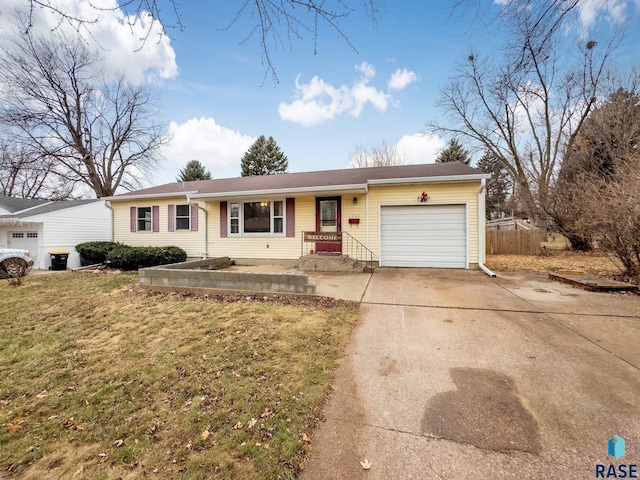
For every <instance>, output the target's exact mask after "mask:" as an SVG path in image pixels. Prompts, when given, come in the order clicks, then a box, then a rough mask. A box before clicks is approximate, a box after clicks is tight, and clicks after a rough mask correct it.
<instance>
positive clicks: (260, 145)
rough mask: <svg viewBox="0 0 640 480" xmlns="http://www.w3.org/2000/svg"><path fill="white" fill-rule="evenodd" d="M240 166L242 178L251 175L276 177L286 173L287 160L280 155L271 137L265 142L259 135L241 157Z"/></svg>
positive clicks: (284, 156) (283, 155)
mask: <svg viewBox="0 0 640 480" xmlns="http://www.w3.org/2000/svg"><path fill="white" fill-rule="evenodd" d="M241 166H242V172H241V175H242V176H243V177H250V176H252V175H276V174H279V173H287V168H288V167H289V160H288V159H287V156H286V155H285V154H284V153H282V151H281V150H280V147H279V146H278V145H277V144H276V141H275V140H274V139H273V137H269V140H267V139H265V137H264V135H260V137H258V139H257V140H256V141H255V142H253V145H251V146H250V147H249V150H247V151H246V152H245V154H244V156H243V157H242V162H241Z"/></svg>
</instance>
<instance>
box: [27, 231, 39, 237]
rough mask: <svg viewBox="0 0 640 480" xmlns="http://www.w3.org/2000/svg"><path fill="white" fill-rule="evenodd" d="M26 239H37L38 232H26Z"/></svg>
mask: <svg viewBox="0 0 640 480" xmlns="http://www.w3.org/2000/svg"><path fill="white" fill-rule="evenodd" d="M27 238H38V232H27Z"/></svg>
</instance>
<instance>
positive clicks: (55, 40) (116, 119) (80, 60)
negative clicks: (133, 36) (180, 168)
mask: <svg viewBox="0 0 640 480" xmlns="http://www.w3.org/2000/svg"><path fill="white" fill-rule="evenodd" d="M4 40H5V42H4V43H5V45H6V48H5V50H4V51H3V52H1V53H0V63H2V65H3V68H2V69H1V70H0V85H1V86H2V94H1V95H2V109H1V110H0V121H2V122H3V123H5V124H6V125H7V126H8V127H9V128H10V129H11V131H12V133H13V134H14V135H16V136H18V137H20V138H21V142H22V143H23V144H25V145H29V146H30V147H31V149H32V150H33V151H34V152H35V157H36V158H39V159H41V160H42V159H45V160H46V161H55V171H56V173H57V174H58V175H63V176H65V177H66V178H67V179H68V181H69V182H72V183H73V182H77V183H82V184H85V185H87V186H88V187H89V188H91V190H93V192H95V194H96V195H97V196H98V197H103V196H110V195H113V194H114V193H115V192H116V190H117V189H118V188H119V187H123V188H125V189H132V188H135V187H136V186H137V185H138V179H139V178H140V177H141V176H143V175H144V173H145V172H146V171H148V169H149V167H150V166H151V165H153V164H154V162H155V160H156V158H157V156H158V155H159V149H160V147H161V146H162V145H163V144H164V143H166V142H167V141H168V140H169V139H168V137H167V136H166V135H165V130H166V128H165V126H164V125H163V124H161V123H158V122H157V120H156V115H157V108H156V105H155V102H154V97H153V95H152V92H151V90H150V87H149V86H147V85H133V84H131V83H129V82H127V81H126V80H124V78H122V77H120V78H117V79H115V80H109V79H106V78H105V77H104V76H103V75H102V73H101V65H102V64H101V59H100V57H99V56H98V54H96V53H93V52H91V51H90V50H89V49H88V47H87V45H86V44H85V43H84V42H83V41H82V40H81V39H79V38H77V37H75V36H66V35H65V34H64V32H62V31H61V30H60V31H56V32H53V33H52V34H50V35H48V36H47V37H46V38H45V37H42V36H35V35H32V34H23V33H19V32H16V33H15V34H13V35H8V36H6V38H5V39H4Z"/></svg>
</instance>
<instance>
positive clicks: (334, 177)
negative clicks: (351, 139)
mask: <svg viewBox="0 0 640 480" xmlns="http://www.w3.org/2000/svg"><path fill="white" fill-rule="evenodd" d="M482 173H483V172H482V171H480V170H477V169H475V168H472V167H469V166H467V165H464V164H462V163H459V162H447V163H429V164H417V165H400V166H392V167H369V168H348V169H342V170H320V171H316V172H301V173H285V174H280V175H257V176H252V177H236V178H222V179H214V180H198V181H194V182H174V183H167V184H165V185H159V186H157V187H150V188H145V189H142V190H137V191H135V192H129V193H126V194H122V195H118V196H115V197H112V200H118V197H123V198H122V199H123V200H124V199H125V197H126V198H128V197H131V196H145V197H149V196H153V195H168V194H171V193H175V194H176V195H184V194H186V193H187V192H189V193H196V194H208V193H211V194H213V193H218V194H219V193H233V192H249V191H256V192H262V191H269V190H276V191H278V190H293V189H304V188H313V187H338V186H341V185H344V186H348V185H366V184H367V182H369V181H371V180H393V179H403V178H405V179H409V178H427V177H450V176H466V175H478V174H482Z"/></svg>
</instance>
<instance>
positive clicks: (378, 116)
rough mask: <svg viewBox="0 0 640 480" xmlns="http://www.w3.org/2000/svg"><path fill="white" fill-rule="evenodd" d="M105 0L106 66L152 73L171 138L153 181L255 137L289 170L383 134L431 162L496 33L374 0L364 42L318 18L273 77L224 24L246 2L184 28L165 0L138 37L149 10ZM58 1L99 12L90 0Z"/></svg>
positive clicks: (618, 1) (188, 21) (238, 27)
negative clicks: (464, 69) (454, 89)
mask: <svg viewBox="0 0 640 480" xmlns="http://www.w3.org/2000/svg"><path fill="white" fill-rule="evenodd" d="M26 3H27V1H26V0H0V12H2V14H1V15H0V28H7V26H8V22H9V19H10V13H8V12H11V11H12V10H13V9H14V8H15V7H20V6H24V5H25V4H26ZM99 3H100V4H101V5H103V6H112V7H115V10H109V11H105V12H103V13H100V19H99V21H98V22H97V23H96V24H95V25H93V26H91V27H89V28H91V35H92V36H93V37H95V38H97V39H98V40H99V41H100V43H101V45H102V46H103V49H102V53H103V55H104V57H105V61H106V64H107V66H108V68H109V69H112V70H114V71H123V72H125V74H126V75H127V76H128V77H129V78H130V79H132V80H133V81H141V80H147V81H150V82H152V84H153V85H154V88H155V89H156V90H157V92H158V94H159V96H160V98H161V105H162V112H161V115H162V118H163V120H164V121H166V122H167V124H168V125H169V130H170V131H171V133H172V136H173V139H172V142H171V144H170V145H169V147H168V148H166V149H165V151H164V160H162V161H161V163H160V164H159V166H158V168H157V170H156V171H155V172H153V174H152V175H151V179H150V182H151V183H152V184H161V183H166V182H170V181H174V180H175V177H176V175H177V174H178V171H179V169H180V168H182V167H183V166H184V165H185V164H186V162H187V161H189V160H191V159H197V160H200V161H201V162H202V163H203V164H204V165H205V166H206V167H207V168H208V169H209V170H210V171H211V173H212V175H213V177H214V178H224V177H233V176H238V175H239V174H240V158H241V157H242V154H243V153H244V152H245V151H246V149H247V148H248V147H249V145H250V144H251V143H252V142H253V141H254V140H255V139H256V138H257V137H258V136H259V135H265V136H273V137H274V138H275V139H276V141H277V143H278V144H279V145H280V147H281V149H282V150H283V151H284V153H285V154H286V155H287V156H288V158H289V171H291V172H297V171H309V170H323V169H334V168H346V167H347V166H348V162H349V159H350V153H352V152H353V150H354V149H355V148H356V146H358V145H361V146H364V147H370V146H371V145H373V144H375V143H376V142H379V141H385V142H387V143H388V144H393V143H394V142H398V151H399V152H400V153H401V154H403V155H404V156H405V158H406V162H407V163H429V162H433V161H434V160H435V155H436V154H437V152H438V150H439V149H441V148H442V147H443V146H444V145H445V140H446V139H442V138H439V137H437V136H435V135H424V130H425V128H426V127H425V125H426V123H427V122H428V121H430V120H434V119H437V118H438V115H440V114H441V112H440V111H439V110H438V109H437V108H436V107H435V105H434V104H435V102H436V100H437V98H438V93H439V89H440V88H441V87H442V86H443V85H444V84H445V83H446V81H447V79H448V78H449V77H450V76H451V75H453V74H454V72H455V68H456V64H457V63H458V62H460V61H462V60H464V58H465V57H466V55H467V53H468V52H469V49H470V48H473V49H474V50H476V51H481V52H491V51H492V50H494V49H495V48H497V46H498V45H499V41H500V39H499V38H496V36H495V33H493V34H492V33H490V32H491V29H485V28H478V22H481V21H482V20H483V18H476V19H475V22H476V23H472V21H471V18H470V17H471V15H469V17H467V18H465V17H464V16H463V15H462V12H460V11H457V12H454V13H453V15H452V10H451V7H450V6H449V5H448V4H444V3H443V2H439V3H438V4H437V5H434V4H433V3H432V2H424V1H407V2H391V1H386V2H381V1H379V2H378V6H379V7H380V12H379V13H378V15H377V17H376V22H375V25H374V24H373V23H372V21H371V19H370V18H369V17H367V16H366V15H365V14H364V12H363V10H357V11H355V12H353V13H352V14H351V15H350V16H349V17H347V18H346V19H344V20H343V21H342V22H341V25H342V28H343V31H344V32H345V33H346V34H347V35H348V38H349V41H350V42H351V43H352V44H353V46H354V47H355V48H356V49H357V51H354V50H353V49H352V48H351V47H350V46H349V45H348V44H347V43H345V41H344V40H342V39H340V38H339V36H338V35H337V34H336V32H335V31H332V30H330V29H329V28H328V27H327V26H326V25H322V24H321V25H320V32H319V36H318V47H317V54H314V51H313V50H314V48H313V36H312V35H311V34H307V36H306V38H305V39H303V40H301V41H294V42H293V43H292V45H291V46H289V45H288V44H285V45H284V46H283V47H280V48H278V50H277V51H276V50H271V54H272V61H273V64H274V66H275V68H276V74H277V76H278V79H279V82H278V83H275V82H274V81H273V80H272V78H271V76H270V75H269V74H268V73H267V77H266V78H265V73H266V72H267V69H266V65H265V64H264V62H263V58H262V51H261V48H260V45H259V42H258V39H257V38H249V39H246V36H247V34H248V32H249V31H251V28H252V25H253V24H252V21H251V19H249V18H247V17H246V16H245V17H241V18H240V19H239V20H238V21H237V22H236V23H235V24H234V25H233V26H231V28H229V29H227V30H225V29H224V27H225V26H226V25H227V24H229V23H230V21H231V20H232V19H233V18H234V16H235V11H236V8H237V7H238V5H240V4H241V3H242V2H239V1H238V2H223V1H214V2H186V1H185V2H180V3H179V4H178V8H179V12H180V16H181V21H182V23H183V25H184V30H183V31H180V30H178V29H177V28H175V17H174V16H173V15H172V13H171V12H170V5H169V4H168V3H167V4H166V5H165V8H164V10H163V14H164V15H165V17H164V21H165V22H166V26H165V28H166V31H167V32H168V34H169V35H168V36H167V37H162V38H160V37H158V36H156V35H155V34H157V33H159V31H160V29H161V28H162V25H155V26H154V27H153V31H152V33H153V35H152V36H151V37H150V39H149V40H148V41H147V42H145V43H144V44H142V45H141V44H140V41H139V40H138V38H139V37H140V36H141V35H142V33H143V32H145V31H146V30H145V28H146V27H145V17H144V16H143V18H142V22H138V23H137V24H136V26H135V27H134V29H133V32H132V30H131V29H130V28H128V27H127V26H126V24H125V22H124V20H125V17H124V13H123V12H122V11H120V10H119V9H118V8H117V4H116V3H115V0H102V1H101V2H99ZM352 3H354V5H355V6H357V7H359V6H360V5H361V3H360V2H352ZM471 3H473V2H471ZM595 3H597V0H586V1H585V5H587V8H584V15H585V22H588V21H589V19H588V16H589V15H598V14H602V13H603V12H604V13H605V14H609V15H614V14H616V12H624V8H626V7H625V5H626V4H625V2H624V0H609V1H608V5H609V7H608V8H609V10H608V11H603V10H599V9H598V8H596V7H589V6H590V5H593V4H595ZM56 4H57V5H59V6H61V7H64V8H66V9H68V10H69V11H73V12H77V13H78V14H84V15H88V16H93V17H95V16H96V13H95V10H91V7H90V6H89V4H88V2H86V1H85V0H57V1H56ZM482 5H483V8H482V10H483V15H486V16H485V18H484V19H488V18H491V16H492V15H495V14H496V13H497V12H499V8H500V5H499V2H494V3H491V2H490V1H487V2H485V3H483V4H482ZM613 7H616V8H617V10H616V9H615V8H613ZM621 9H622V10H621ZM164 12H166V13H164ZM473 13H476V12H473ZM622 14H623V13H620V15H622ZM37 15H39V16H38V18H37V19H36V20H38V22H37V23H36V27H37V28H41V29H43V31H44V29H46V28H49V27H50V25H52V24H53V23H52V22H54V21H55V20H53V19H51V18H49V17H50V16H49V15H48V14H47V13H43V12H37ZM62 28H66V27H65V26H63V27H62ZM473 32H476V34H473ZM157 38H159V40H158V41H156V39H157ZM245 39H246V41H243V40H245Z"/></svg>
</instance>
